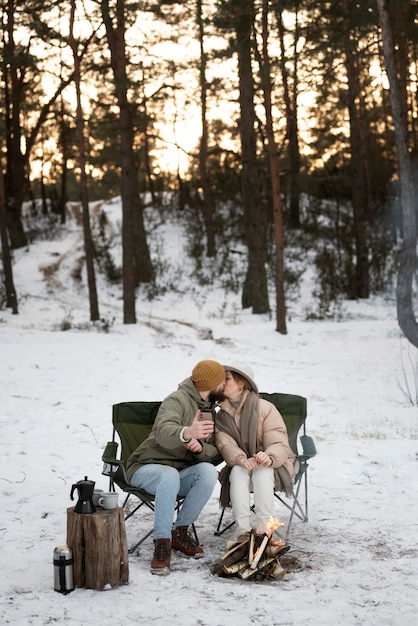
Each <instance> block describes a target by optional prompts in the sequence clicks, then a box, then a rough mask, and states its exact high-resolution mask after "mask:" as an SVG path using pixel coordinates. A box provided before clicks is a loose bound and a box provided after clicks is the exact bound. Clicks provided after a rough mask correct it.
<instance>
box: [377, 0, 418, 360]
mask: <svg viewBox="0 0 418 626" xmlns="http://www.w3.org/2000/svg"><path fill="white" fill-rule="evenodd" d="M377 9H378V13H379V22H380V27H381V29H382V43H383V54H384V58H385V65H386V71H387V74H388V79H389V95H390V102H391V106H392V116H393V122H394V126H395V140H396V148H397V156H398V165H399V180H400V189H401V205H402V216H403V243H402V249H401V251H400V255H399V267H398V283H397V293H396V303H397V313H398V323H399V327H400V328H401V330H402V331H403V333H404V334H405V337H406V338H407V339H408V341H410V342H411V343H412V344H413V345H414V346H415V347H416V348H418V323H417V320H416V318H415V315H414V308H413V303H412V291H413V282H414V274H415V270H416V267H417V252H416V249H417V217H416V206H415V197H414V183H413V176H412V164H411V158H410V155H409V153H408V143H407V133H406V127H405V121H404V119H403V115H402V100H401V95H400V89H399V82H398V77H397V74H396V67H395V60H394V49H393V38H392V29H391V23H390V17H389V13H388V11H387V8H386V2H385V0H377Z"/></svg>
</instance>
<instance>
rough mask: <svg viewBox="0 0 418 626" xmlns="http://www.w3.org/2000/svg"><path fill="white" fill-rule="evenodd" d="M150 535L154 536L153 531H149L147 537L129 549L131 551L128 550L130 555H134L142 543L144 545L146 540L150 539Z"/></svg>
mask: <svg viewBox="0 0 418 626" xmlns="http://www.w3.org/2000/svg"><path fill="white" fill-rule="evenodd" d="M150 535H152V530H150V531H148V532H147V534H146V535H144V536H143V537H142V538H141V539H140V540H139V541H137V542H136V544H135V545H134V546H132V548H129V550H128V552H129V554H132V553H133V552H135V550H136V549H137V548H139V546H140V545H141V543H144V541H145V540H146V539H148V537H150Z"/></svg>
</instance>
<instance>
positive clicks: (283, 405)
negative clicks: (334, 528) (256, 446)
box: [215, 393, 316, 538]
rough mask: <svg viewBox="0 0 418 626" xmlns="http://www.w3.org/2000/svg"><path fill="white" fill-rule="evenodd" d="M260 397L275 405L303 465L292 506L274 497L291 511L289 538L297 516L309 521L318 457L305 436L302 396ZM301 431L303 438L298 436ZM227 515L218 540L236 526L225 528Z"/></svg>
mask: <svg viewBox="0 0 418 626" xmlns="http://www.w3.org/2000/svg"><path fill="white" fill-rule="evenodd" d="M260 396H261V397H262V398H264V399H265V400H268V401H269V402H271V403H272V404H274V405H275V406H276V408H277V409H278V410H279V412H280V414H281V416H282V417H283V419H284V422H285V424H286V428H287V434H288V437H289V444H290V447H291V448H292V450H293V452H294V453H295V454H296V456H297V458H298V461H299V464H300V469H299V472H298V474H297V476H296V478H295V482H294V486H293V493H292V496H291V499H290V502H291V504H289V502H286V500H285V499H284V497H283V494H281V493H280V492H275V493H274V495H275V497H276V498H277V499H278V500H279V501H280V502H281V503H282V504H284V506H285V507H286V508H287V509H288V510H289V511H290V515H289V520H288V522H287V526H286V533H285V537H286V538H288V536H289V532H290V527H291V525H292V522H293V518H294V517H295V516H296V517H297V518H299V519H300V520H301V521H302V522H307V521H308V460H309V459H311V458H313V457H314V456H315V455H316V448H315V443H314V441H313V439H312V437H310V436H309V435H307V434H306V416H307V402H306V398H304V397H303V396H297V395H293V394H288V393H261V394H260ZM301 429H302V434H301V435H300V436H299V432H300V431H301ZM298 437H299V439H300V443H301V446H302V454H300V453H299V450H298ZM253 508H254V507H253ZM224 514H225V509H222V511H221V514H220V517H219V521H218V525H217V528H216V531H215V535H217V536H219V535H222V534H223V533H224V532H225V531H226V530H228V529H229V528H231V527H232V526H233V525H234V523H235V522H230V523H228V524H226V525H225V526H224V527H223V528H222V523H223V519H224Z"/></svg>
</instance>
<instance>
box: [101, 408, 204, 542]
mask: <svg viewBox="0 0 418 626" xmlns="http://www.w3.org/2000/svg"><path fill="white" fill-rule="evenodd" d="M160 405H161V402H121V403H119V404H114V405H113V411H112V422H113V435H112V441H109V442H108V443H107V445H106V447H105V450H104V452H103V455H102V461H103V471H102V474H104V475H105V476H109V491H115V486H117V487H119V489H121V490H122V491H123V492H124V493H125V494H126V498H125V500H124V502H123V505H122V506H123V509H124V510H125V511H126V514H125V521H126V520H128V519H129V518H130V517H132V515H134V514H135V513H136V512H137V511H139V510H140V509H141V508H142V507H144V506H145V507H146V508H148V509H150V510H151V511H153V512H154V495H152V494H150V493H147V492H146V491H143V490H142V489H138V488H136V487H133V486H132V485H130V484H129V480H128V477H127V475H126V462H127V460H128V458H129V457H130V455H131V454H132V452H133V451H134V450H135V449H136V448H137V447H138V446H139V444H140V443H142V442H143V441H144V440H145V439H146V438H147V437H148V435H149V433H150V431H151V428H152V426H153V424H154V420H155V418H156V416H157V413H158V409H159V408H160ZM118 439H119V442H120V446H121V449H120V455H119V456H118V447H119V442H118ZM131 496H134V497H136V498H137V499H138V502H136V503H135V505H134V507H133V508H131V509H129V510H128V507H127V506H126V505H127V503H128V501H129V499H130V498H131ZM183 500H184V498H180V497H179V498H178V499H177V508H179V507H180V506H181V503H182V502H183ZM193 532H194V535H195V539H196V542H197V543H199V541H198V538H197V534H196V530H195V528H194V526H193ZM151 534H152V529H151V530H149V531H148V532H147V533H146V534H145V535H144V536H143V537H141V538H140V539H139V541H137V543H136V544H135V545H134V546H132V547H131V548H130V549H129V552H134V551H135V550H136V549H137V548H138V547H139V546H140V545H141V543H143V542H144V541H145V540H146V539H147V538H148V537H149V536H150V535H151Z"/></svg>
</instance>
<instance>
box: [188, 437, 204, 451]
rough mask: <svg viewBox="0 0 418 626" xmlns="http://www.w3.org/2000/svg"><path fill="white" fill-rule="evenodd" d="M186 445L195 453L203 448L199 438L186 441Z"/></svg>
mask: <svg viewBox="0 0 418 626" xmlns="http://www.w3.org/2000/svg"><path fill="white" fill-rule="evenodd" d="M184 447H185V448H187V450H190V452H193V453H194V454H200V453H201V452H202V450H203V446H202V444H201V443H200V441H198V440H197V439H192V440H191V441H189V443H185V444H184Z"/></svg>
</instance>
